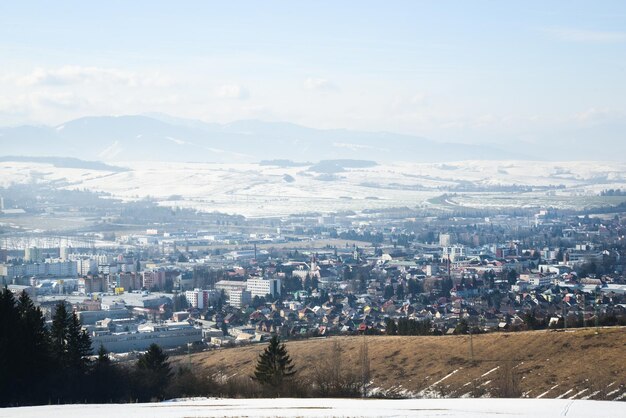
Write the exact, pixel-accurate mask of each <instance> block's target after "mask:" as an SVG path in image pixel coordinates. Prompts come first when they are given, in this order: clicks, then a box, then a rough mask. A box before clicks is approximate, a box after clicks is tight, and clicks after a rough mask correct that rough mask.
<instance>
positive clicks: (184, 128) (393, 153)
mask: <svg viewBox="0 0 626 418" xmlns="http://www.w3.org/2000/svg"><path fill="white" fill-rule="evenodd" d="M0 144H1V148H0V155H17V156H38V157H50V156H63V157H68V156H71V157H74V158H80V159H84V160H99V161H111V162H114V161H173V162H191V161H193V162H224V163H235V162H258V161H261V160H280V159H286V160H293V161H320V160H334V159H355V160H357V159H361V160H373V161H377V162H391V161H408V162H443V161H460V160H506V159H517V160H520V159H534V160H542V159H548V160H549V159H572V158H574V159H576V158H580V157H577V156H575V155H568V153H567V151H568V150H567V149H562V150H561V152H560V153H559V156H558V157H560V158H551V157H550V156H549V155H546V154H545V153H537V150H536V149H535V150H533V151H532V153H533V155H530V153H527V152H525V150H524V149H516V147H514V146H511V145H509V144H506V145H504V146H502V147H500V148H498V147H494V146H490V145H467V144H457V143H441V142H436V141H432V140H428V139H426V138H422V137H418V136H410V135H400V134H394V133H389V132H359V131H350V130H344V129H331V130H321V129H313V128H307V127H303V126H299V125H295V124H292V123H283V122H262V121H258V120H242V121H237V122H233V123H228V124H215V123H204V122H201V121H197V120H189V119H180V118H174V117H171V116H167V115H162V114H150V115H149V116H146V115H129V116H101V117H84V118H80V119H75V120H72V121H69V122H66V123H64V124H61V125H59V126H55V127H49V126H19V127H10V128H0ZM569 154H572V153H571V152H570V153H569ZM613 155H614V154H613ZM586 157H587V158H589V155H586ZM598 159H600V158H598ZM613 159H614V158H613Z"/></svg>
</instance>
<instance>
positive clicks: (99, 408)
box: [0, 398, 626, 418]
mask: <svg viewBox="0 0 626 418" xmlns="http://www.w3.org/2000/svg"><path fill="white" fill-rule="evenodd" d="M55 416H56V417H63V418H84V417H90V418H108V417H112V416H113V417H115V416H117V417H126V418H144V417H152V418H178V417H181V418H182V417H250V416H254V417H336V416H341V417H393V416H417V417H464V418H478V417H500V418H504V417H524V416H532V417H535V418H536V417H556V416H567V417H581V418H582V417H584V418H588V417H619V416H622V417H623V416H626V403H624V402H608V401H582V400H566V399H561V400H559V399H540V400H536V399H412V400H407V399H402V400H381V399H285V398H281V399H193V400H178V401H169V402H162V403H145V404H112V405H61V406H57V405H52V406H37V407H21V408H6V409H0V417H7V418H8V417H11V418H44V417H45V418H47V417H55Z"/></svg>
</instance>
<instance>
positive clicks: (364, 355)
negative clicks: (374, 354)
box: [359, 336, 370, 398]
mask: <svg viewBox="0 0 626 418" xmlns="http://www.w3.org/2000/svg"><path fill="white" fill-rule="evenodd" d="M359 366H360V368H361V396H363V397H364V398H365V397H367V388H368V386H369V381H370V355H369V349H368V346H367V338H366V337H365V336H363V343H362V344H361V348H360V349H359Z"/></svg>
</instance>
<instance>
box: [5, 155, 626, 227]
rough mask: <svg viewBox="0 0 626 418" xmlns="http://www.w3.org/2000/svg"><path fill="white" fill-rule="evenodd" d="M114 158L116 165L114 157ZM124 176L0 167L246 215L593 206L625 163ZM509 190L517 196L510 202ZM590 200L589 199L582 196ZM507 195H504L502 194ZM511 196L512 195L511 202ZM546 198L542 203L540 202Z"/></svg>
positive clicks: (165, 169)
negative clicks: (435, 206) (443, 203)
mask: <svg viewBox="0 0 626 418" xmlns="http://www.w3.org/2000/svg"><path fill="white" fill-rule="evenodd" d="M113 164H115V163H114V162H113ZM125 164H126V166H127V167H128V168H129V170H128V171H123V172H109V171H100V170H94V169H78V168H61V167H54V166H53V165H51V164H45V163H33V162H3V163H0V187H6V186H8V185H10V184H14V183H22V184H23V183H30V182H40V183H49V184H51V186H52V187H59V188H68V189H87V190H92V191H102V192H107V193H110V194H112V195H113V196H115V197H118V198H122V199H126V200H133V199H139V198H143V197H146V196H151V197H154V198H156V199H158V200H159V201H160V202H161V204H163V205H167V206H179V207H188V208H195V209H198V210H202V211H219V212H225V213H237V214H242V215H246V216H269V215H287V214H291V213H302V212H312V211H315V212H335V211H342V210H357V211H358V210H363V209H381V208H389V207H400V206H408V207H416V206H422V205H425V206H427V205H430V203H429V200H430V199H432V198H434V197H436V196H440V195H441V194H443V193H446V192H458V193H459V196H457V197H455V198H454V199H453V200H452V201H451V202H450V203H452V204H462V205H464V206H473V207H485V206H487V207H520V206H528V205H534V206H536V205H537V202H538V201H539V202H542V201H545V202H547V204H548V205H550V202H553V204H552V206H557V207H558V206H559V205H561V206H563V207H570V206H573V207H576V206H577V205H578V206H580V205H593V204H594V203H593V202H592V200H593V199H595V197H594V195H597V193H598V192H599V191H601V190H604V189H619V188H621V189H626V163H619V162H610V163H600V162H561V163H554V162H536V161H463V162H451V163H420V164H417V163H416V164H411V163H397V164H385V165H377V166H374V167H368V168H348V169H345V171H342V172H338V173H335V174H333V175H330V174H320V173H317V172H314V171H311V170H309V167H307V166H300V167H277V166H267V165H259V164H210V163H159V162H138V163H125ZM118 165H119V164H118ZM507 186H527V187H535V188H537V187H539V188H545V187H550V186H561V188H558V189H555V190H553V191H552V192H550V193H548V191H546V190H540V191H536V190H535V191H533V192H527V193H521V192H511V191H496V192H485V191H484V190H483V191H479V192H469V193H468V192H463V191H459V190H460V189H459V187H462V188H465V190H467V187H480V188H489V187H491V188H493V187H507ZM512 196H514V197H515V199H512V200H511V197H512ZM581 196H582V197H585V196H586V197H587V201H585V200H584V199H580V197H581ZM502 197H505V198H506V199H501V198H502ZM507 199H508V200H507ZM542 204H543V203H542Z"/></svg>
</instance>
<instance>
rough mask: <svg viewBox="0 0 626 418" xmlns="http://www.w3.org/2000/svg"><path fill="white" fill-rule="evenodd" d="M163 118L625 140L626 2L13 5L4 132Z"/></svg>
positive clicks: (2, 65)
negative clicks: (90, 119)
mask: <svg viewBox="0 0 626 418" xmlns="http://www.w3.org/2000/svg"><path fill="white" fill-rule="evenodd" d="M150 112H159V113H166V114H169V115H173V116H177V117H184V118H193V119H200V120H203V121H207V122H220V123H227V122H230V121H234V120H240V119H260V120H267V121H288V122H293V123H298V124H302V125H305V126H310V127H315V128H323V129H326V128H347V129H355V130H367V131H391V132H398V133H407V134H414V135H419V136H423V137H427V138H430V139H433V140H437V141H454V142H464V143H479V142H480V143H484V142H487V143H506V141H518V140H521V141H526V142H529V143H534V144H537V145H540V144H541V143H542V142H545V141H557V140H560V141H568V140H570V141H590V140H593V138H594V137H596V136H597V135H602V136H604V137H606V138H609V139H610V140H612V141H623V140H624V139H626V138H624V134H623V133H624V132H626V131H625V129H624V128H625V127H626V2H624V1H593V2H592V1H572V0H567V1H556V0H555V1H550V2H546V1H528V0H525V1H516V2H514V1H506V2H504V1H441V0H438V1H434V0H433V1H387V2H381V1H376V2H374V1H363V0H359V1H341V2H338V1H308V2H305V1H302V2H293V1H272V0H266V1H222V2H212V1H177V2H174V1H168V2H165V1H155V0H153V1H130V2H129V1H106V2H86V1H75V2H68V1H56V2H43V1H41V2H32V1H5V2H0V126H15V125H20V124H47V125H57V124H61V123H63V122H65V121H67V120H70V119H74V118H78V117H82V116H92V115H119V114H144V113H150Z"/></svg>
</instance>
